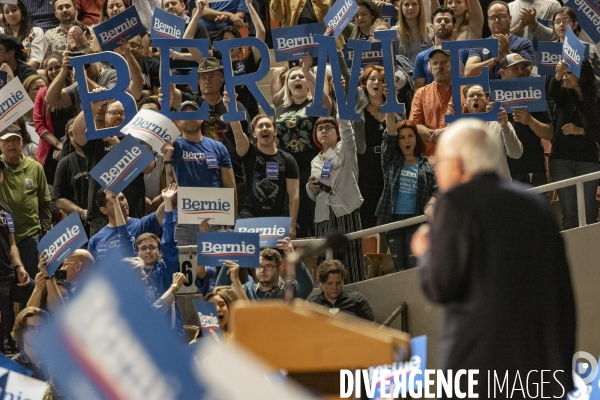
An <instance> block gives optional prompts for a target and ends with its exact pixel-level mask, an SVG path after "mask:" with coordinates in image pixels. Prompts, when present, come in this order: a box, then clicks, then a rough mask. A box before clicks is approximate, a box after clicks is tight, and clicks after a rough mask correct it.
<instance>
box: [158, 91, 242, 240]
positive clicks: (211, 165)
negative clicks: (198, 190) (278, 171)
mask: <svg viewBox="0 0 600 400" xmlns="http://www.w3.org/2000/svg"><path fill="white" fill-rule="evenodd" d="M221 104H223V103H222V102H221ZM223 107H224V106H223ZM199 108H200V107H199V106H198V104H197V103H195V102H193V101H184V102H183V103H181V104H180V105H179V107H178V108H177V111H195V110H198V109H199ZM176 122H177V126H178V127H179V129H180V130H181V132H182V134H183V136H180V137H178V138H177V139H176V140H175V141H174V142H173V143H172V144H171V143H170V142H167V143H166V144H165V145H164V146H163V148H162V153H163V163H164V164H165V170H166V175H167V184H168V185H170V184H172V183H177V184H178V185H179V186H185V187H190V186H191V187H217V188H218V187H224V188H233V189H234V196H235V187H236V185H235V178H234V175H233V169H232V165H231V158H230V157H229V153H228V152H227V149H226V148H225V146H224V145H223V144H222V143H220V142H218V141H216V140H213V139H211V138H210V137H207V136H205V135H204V134H203V131H202V124H203V122H202V121H200V120H195V119H186V120H180V121H176ZM234 198H236V197H234ZM234 209H235V208H234ZM197 233H198V230H197V226H196V225H187V224H179V225H177V228H176V230H175V237H176V239H177V242H178V243H179V245H180V246H189V245H193V244H196V234H197Z"/></svg>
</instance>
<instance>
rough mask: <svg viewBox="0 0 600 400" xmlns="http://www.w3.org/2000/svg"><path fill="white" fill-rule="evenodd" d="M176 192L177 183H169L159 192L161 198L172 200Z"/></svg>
mask: <svg viewBox="0 0 600 400" xmlns="http://www.w3.org/2000/svg"><path fill="white" fill-rule="evenodd" d="M176 194H177V184H176V183H171V184H170V185H169V186H168V187H167V188H166V189H165V190H163V192H162V193H161V194H160V195H161V196H162V198H163V199H164V200H165V202H166V201H167V200H171V201H172V200H173V198H174V197H175V195H176Z"/></svg>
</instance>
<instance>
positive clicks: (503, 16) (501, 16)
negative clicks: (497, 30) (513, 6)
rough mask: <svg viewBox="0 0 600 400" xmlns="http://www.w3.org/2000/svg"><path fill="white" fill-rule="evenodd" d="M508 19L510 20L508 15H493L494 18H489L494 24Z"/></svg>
mask: <svg viewBox="0 0 600 400" xmlns="http://www.w3.org/2000/svg"><path fill="white" fill-rule="evenodd" d="M506 18H508V14H500V15H492V16H490V17H488V20H489V21H492V22H496V21H500V20H505V19H506Z"/></svg>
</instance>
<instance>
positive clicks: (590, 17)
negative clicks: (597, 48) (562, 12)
mask: <svg viewBox="0 0 600 400" xmlns="http://www.w3.org/2000/svg"><path fill="white" fill-rule="evenodd" d="M563 4H564V5H565V6H566V7H571V8H572V9H573V10H574V11H575V12H576V13H577V23H578V24H579V26H581V28H583V30H584V32H585V33H587V35H588V36H589V37H590V38H591V39H592V41H593V42H594V43H598V42H600V9H599V8H598V6H597V5H596V2H595V1H593V0H567V1H565V2H564V3H563Z"/></svg>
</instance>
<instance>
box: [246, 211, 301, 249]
mask: <svg viewBox="0 0 600 400" xmlns="http://www.w3.org/2000/svg"><path fill="white" fill-rule="evenodd" d="M291 223H292V218H291V217H268V218H241V219H238V220H237V221H235V229H234V230H235V232H242V233H258V234H259V235H260V247H261V248H265V247H273V248H276V247H277V244H278V243H279V240H280V239H284V238H286V237H287V236H288V235H289V232H290V225H291Z"/></svg>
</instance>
